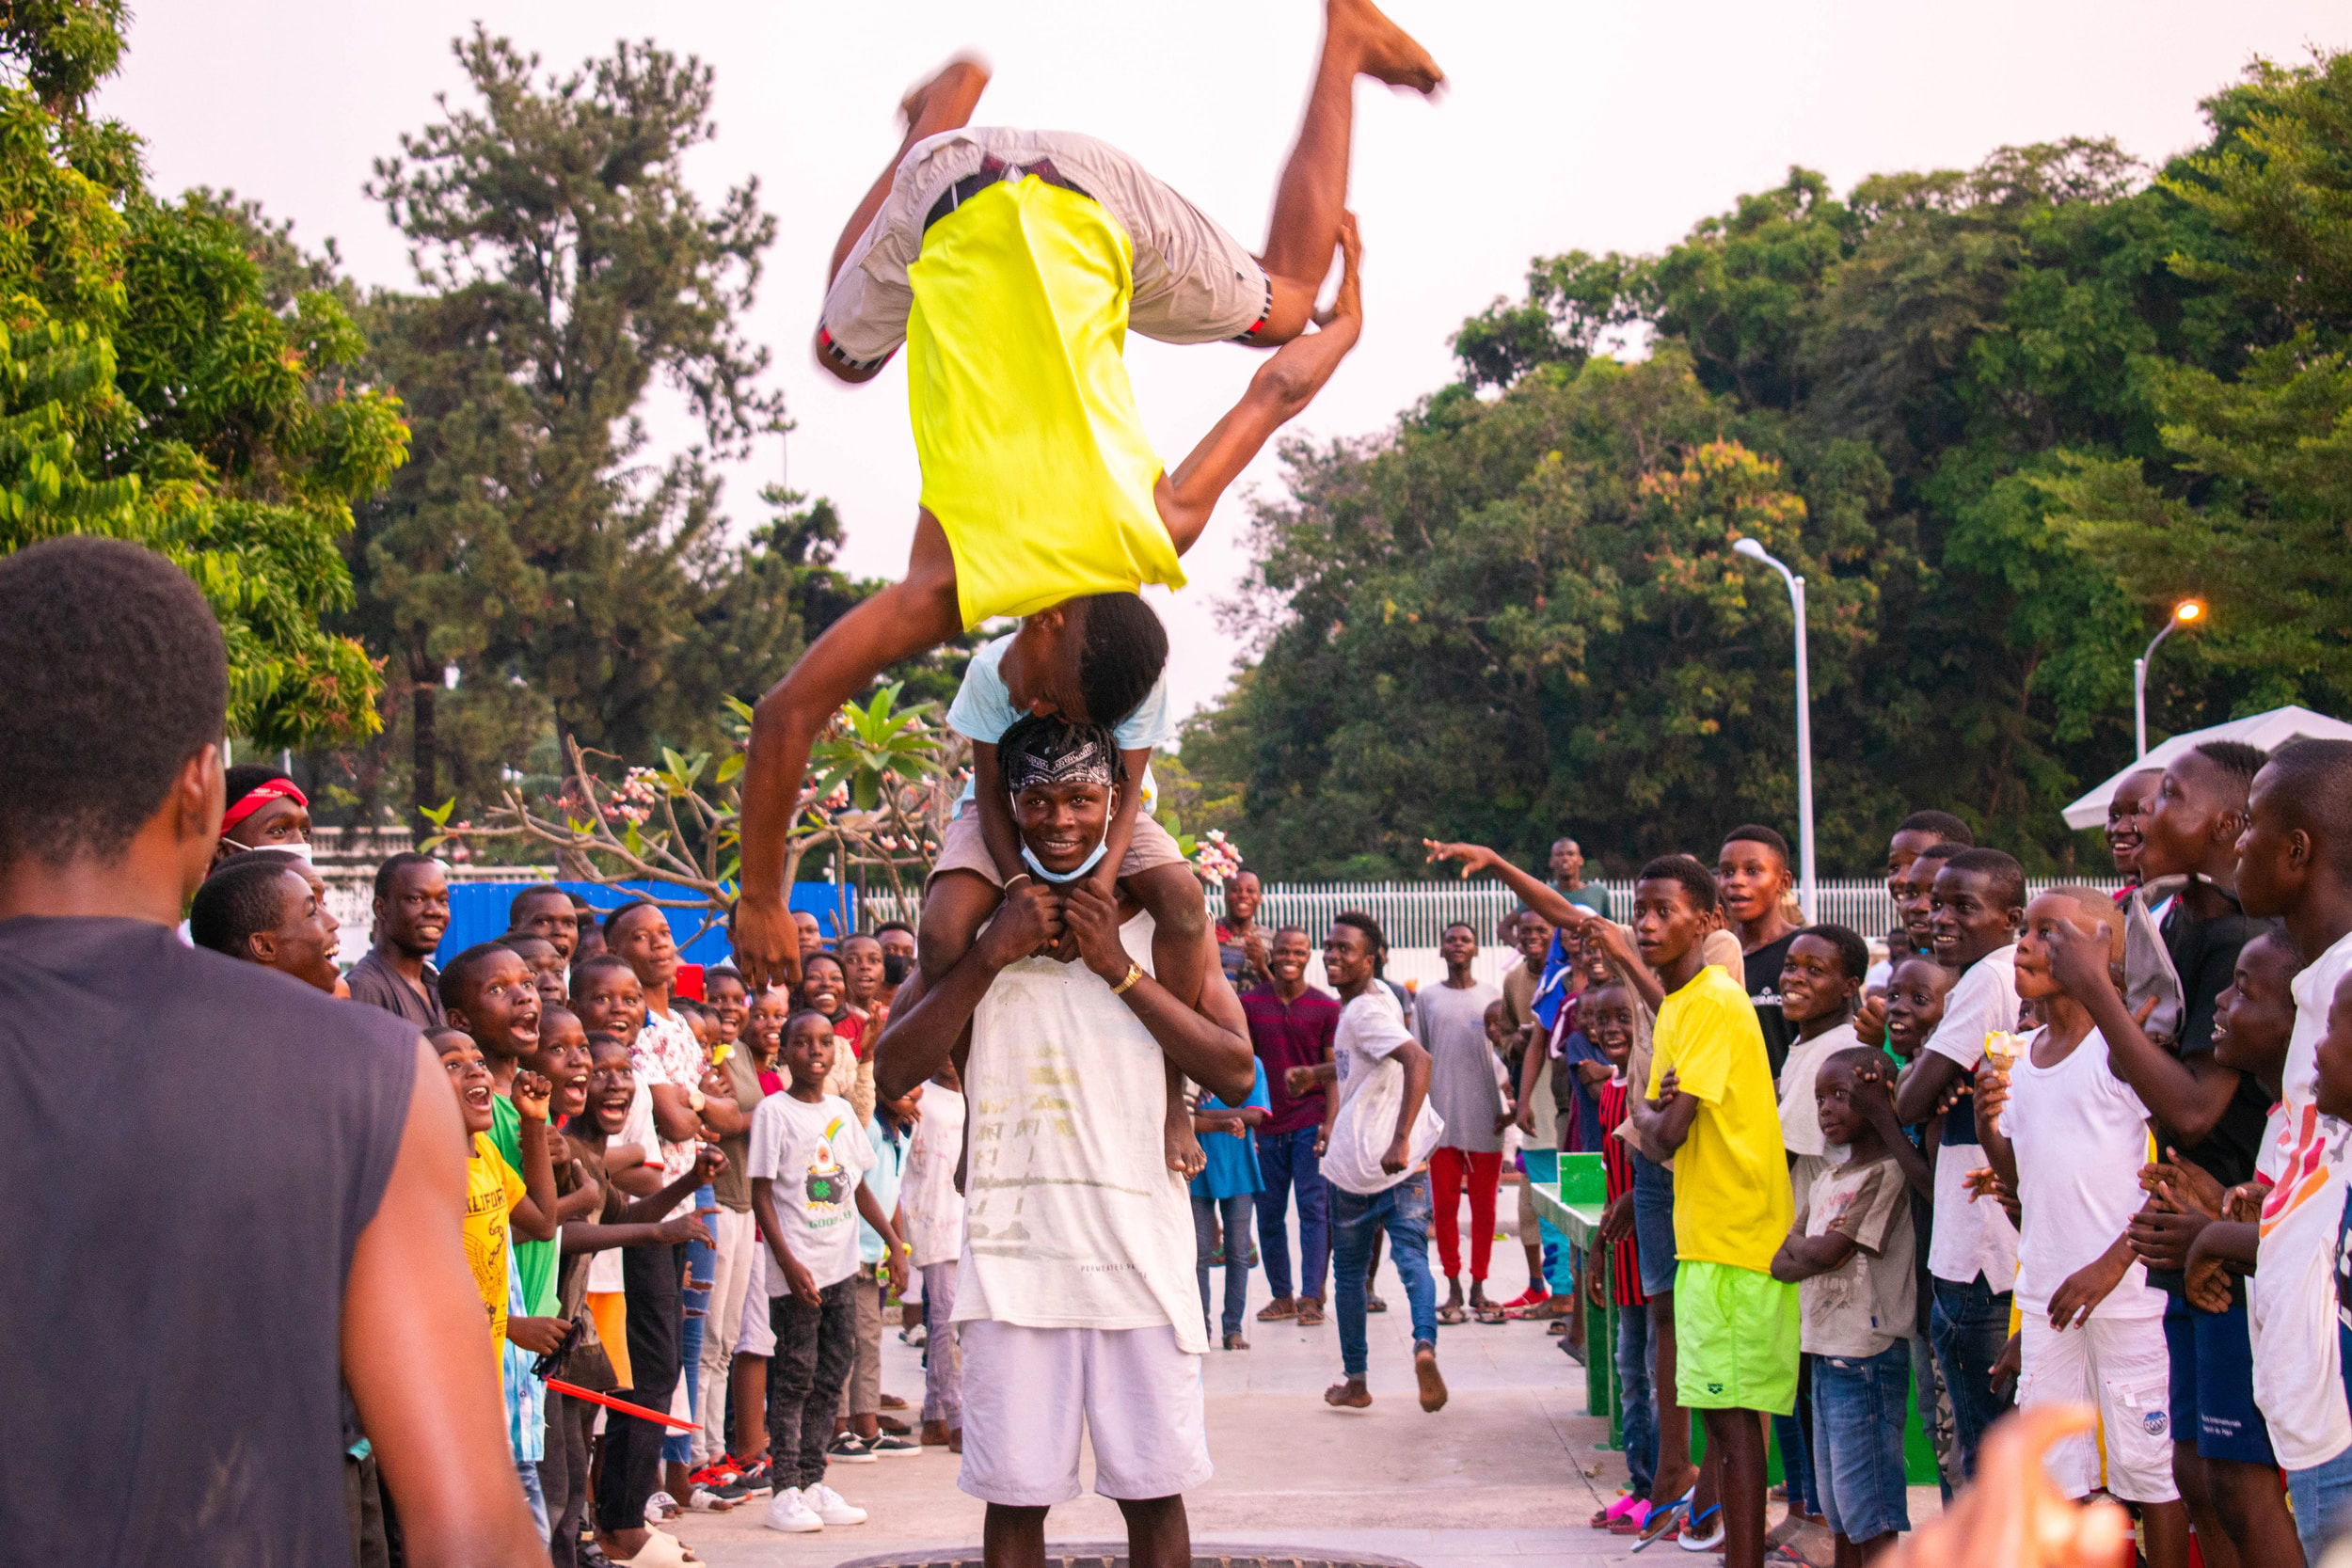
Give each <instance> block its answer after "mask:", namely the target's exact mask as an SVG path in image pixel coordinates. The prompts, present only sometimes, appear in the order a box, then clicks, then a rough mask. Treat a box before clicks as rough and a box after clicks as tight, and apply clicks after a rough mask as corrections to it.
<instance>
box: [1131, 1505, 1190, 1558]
mask: <svg viewBox="0 0 2352 1568" xmlns="http://www.w3.org/2000/svg"><path fill="white" fill-rule="evenodd" d="M1119 1512H1120V1513H1123V1514H1125V1515H1126V1516H1127V1560H1128V1561H1129V1562H1130V1563H1132V1564H1134V1568H1192V1525H1191V1522H1190V1521H1189V1520H1187V1519H1186V1518H1185V1517H1184V1498H1183V1497H1146V1498H1142V1499H1140V1500H1136V1499H1131V1498H1125V1497H1122V1498H1120V1502H1119Z"/></svg>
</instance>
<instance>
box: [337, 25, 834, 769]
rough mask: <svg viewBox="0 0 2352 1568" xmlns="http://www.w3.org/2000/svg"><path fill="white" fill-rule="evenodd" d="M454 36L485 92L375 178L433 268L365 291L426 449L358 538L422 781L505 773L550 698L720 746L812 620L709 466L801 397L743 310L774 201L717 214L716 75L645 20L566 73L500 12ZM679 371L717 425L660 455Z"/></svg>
mask: <svg viewBox="0 0 2352 1568" xmlns="http://www.w3.org/2000/svg"><path fill="white" fill-rule="evenodd" d="M454 51H455V54H456V55H457V58H458V60H459V62H460V64H461V65H463V67H464V68H465V70H466V72H467V76H468V79H469V82H470V84H471V87H472V89H473V95H474V99H473V102H471V103H467V104H463V105H452V106H448V107H446V109H445V112H444V114H443V117H442V118H441V119H439V120H438V121H437V122H436V123H434V124H432V125H429V126H428V127H426V128H425V129H424V130H423V131H421V132H419V133H417V134H415V135H408V136H405V137H403V138H402V152H401V155H400V156H399V157H396V158H389V159H384V160H381V161H380V162H379V163H378V164H377V166H376V177H375V180H374V182H373V185H372V187H371V189H372V191H373V194H374V195H375V196H376V197H377V198H379V199H380V200H382V201H383V203H384V204H385V208H386V213H387V215H388V217H389V219H390V220H391V221H392V223H393V224H394V225H395V226H396V227H397V228H399V230H401V232H402V233H403V234H405V235H406V236H407V238H408V239H409V241H410V242H411V256H412V259H413V261H414V263H415V266H416V271H417V277H418V281H419V283H420V284H421V286H422V288H423V290H424V291H425V292H423V293H418V294H405V295H385V296H382V297H379V298H378V299H376V300H374V301H373V303H372V306H371V309H370V320H371V324H372V325H373V327H374V328H375V331H376V336H377V341H378V344H379V350H378V355H379V358H378V362H379V363H380V364H381V365H382V366H383V367H384V370H385V372H386V373H387V374H388V376H389V378H390V379H391V380H392V381H393V382H394V383H395V384H396V385H398V386H400V387H401V388H404V390H405V395H406V396H407V398H408V400H409V405H410V408H411V411H412V419H413V420H414V422H415V426H416V461H415V462H414V463H412V464H411V465H410V467H408V468H407V469H406V470H405V472H404V473H403V474H402V475H401V477H400V479H399V481H398V482H397V483H395V484H394V485H393V486H392V488H391V489H390V491H389V493H388V494H387V495H386V496H385V497H384V498H383V499H381V500H380V501H379V502H378V503H376V504H375V505H373V506H372V507H371V508H369V509H368V512H367V513H366V515H363V517H362V518H361V526H360V529H359V531H358V534H357V535H356V536H355V538H354V540H353V543H352V546H351V551H350V554H351V558H352V564H353V569H354V571H355V574H356V575H357V576H358V579H359V582H360V585H361V594H360V603H359V606H358V610H357V612H356V614H355V615H354V617H353V625H354V626H356V627H357V628H358V629H359V630H360V631H361V632H362V634H363V635H364V636H365V637H366V638H367V640H368V641H369V642H370V643H371V645H373V646H375V647H377V648H379V649H381V650H383V651H384V652H385V653H386V654H387V655H388V656H389V661H390V663H389V670H390V692H389V694H390V697H391V699H392V701H393V702H394V704H395V705H398V706H399V707H401V708H402V709H404V710H405V711H404V712H403V714H402V717H403V719H404V720H405V729H406V731H407V738H408V742H409V752H410V758H409V773H410V796H411V799H412V800H414V801H415V802H416V803H418V804H420V805H423V804H436V803H437V802H438V801H439V800H441V799H442V798H443V797H444V795H445V794H446V793H447V792H448V790H447V785H449V784H454V785H455V786H456V789H457V791H458V793H459V794H460V795H464V796H469V797H473V796H486V795H489V794H491V793H493V792H494V786H495V784H496V779H497V774H498V771H499V769H500V768H501V767H502V766H504V765H506V764H507V763H508V762H510V761H511V759H512V758H514V757H515V756H516V755H519V754H521V753H522V752H526V751H528V750H530V748H531V746H532V742H533V740H534V738H535V737H536V736H538V735H539V734H540V732H541V731H542V730H544V729H545V727H546V726H547V725H548V724H549V723H550V722H551V723H552V724H553V725H554V726H555V727H556V729H557V730H558V731H559V732H560V733H561V734H562V735H563V736H567V737H575V738H577V739H579V740H580V742H581V743H582V744H584V745H587V746H589V747H592V748H596V749H600V750H604V751H609V752H616V753H620V754H625V755H631V756H634V755H643V754H646V753H648V752H651V751H653V750H655V749H656V748H658V747H659V746H660V745H675V746H679V747H692V746H701V747H707V746H708V745H710V744H712V743H713V740H714V737H713V736H712V735H711V734H710V733H709V726H710V724H711V722H712V721H711V718H710V715H711V714H713V713H716V712H718V711H720V710H721V707H722V704H721V698H722V697H723V696H726V695H731V694H732V695H756V694H757V692H758V691H759V690H760V689H762V688H764V687H765V686H766V685H767V684H768V683H769V682H770V681H771V680H772V679H773V678H775V676H776V675H777V674H779V673H781V672H782V670H783V669H784V668H785V667H786V665H787V663H788V662H789V660H790V659H791V657H793V656H794V655H795V654H796V653H797V652H798V650H799V648H800V646H801V641H802V639H801V628H800V625H799V622H798V621H797V619H796V618H795V617H794V616H793V615H791V614H790V613H789V612H788V610H787V606H786V605H785V604H784V602H783V601H782V600H780V599H779V598H778V597H777V596H776V595H777V593H778V592H779V590H780V588H782V587H788V583H787V582H786V581H785V578H784V577H780V576H779V575H778V574H777V573H775V572H765V573H763V572H762V571H760V570H757V569H750V568H747V561H748V560H749V559H750V558H753V557H755V556H756V555H757V554H758V553H759V550H758V547H757V546H753V547H752V548H750V549H749V550H747V549H746V548H744V547H742V546H735V545H732V544H730V543H729V542H728V541H727V538H726V535H725V529H724V519H723V515H722V513H721V511H720V508H719V483H718V481H717V479H716V478H715V476H714V475H713V474H712V472H711V470H710V463H711V461H712V460H713V459H714V458H733V457H739V456H741V455H743V454H744V452H745V451H747V450H748V449H749V447H750V445H751V443H752V442H753V441H754V440H755V438H757V437H758V436H762V435H765V434H767V433H770V432H773V431H776V430H778V429H781V428H782V426H783V404H782V400H781V396H780V395H779V394H778V393H776V392H774V391H772V390H770V389H766V388H763V387H762V386H761V385H760V381H761V377H762V375H763V373H764V372H765V371H766V368H767V363H768V356H767V353H766V351H765V350H763V349H758V348H755V347H754V346H752V345H751V344H750V343H749V342H748V341H746V340H745V339H744V337H743V335H742V332H741V330H740V327H739V317H740V315H741V313H742V311H744V310H745V309H747V308H748V307H749V306H750V304H751V302H752V299H753V294H754V291H755V287H756V285H757V283H758V280H759V275H760V265H761V257H762V254H763V253H764V252H765V250H766V249H767V247H768V245H770V243H771V241H772V240H773V238H774V234H775V221H774V219H773V218H772V217H771V216H770V215H769V214H766V213H765V212H764V211H762V210H761V207H760V202H759V193H758V188H757V183H756V182H745V183H744V184H742V185H739V186H738V187H736V188H734V189H732V190H730V191H729V192H727V193H726V195H725V197H724V198H723V199H722V200H721V201H720V202H719V203H718V205H717V206H716V207H715V208H712V207H709V206H707V205H706V204H705V203H704V202H703V200H702V199H701V198H699V197H698V196H696V195H695V193H694V192H693V190H692V189H691V187H690V185H689V184H688V182H687V181H686V178H685V173H684V168H683V163H684V159H685V157H686V155H687V154H688V153H689V152H690V151H691V150H693V149H694V148H695V147H697V146H699V145H701V144H703V143H704V142H707V141H708V140H709V139H710V137H711V136H712V135H713V134H714V132H715V127H714V126H713V124H712V121H711V119H710V97H711V72H710V71H709V69H708V68H707V66H705V65H703V64H702V63H701V62H699V61H697V60H694V59H692V58H680V57H678V56H675V55H671V54H669V53H667V52H665V51H663V50H660V49H659V48H657V47H655V46H654V45H652V44H650V43H622V44H620V45H618V46H617V47H616V48H615V49H614V50H613V52H612V54H611V55H606V56H604V57H602V58H600V59H596V60H594V61H591V62H589V63H588V64H587V65H586V66H584V67H582V68H581V69H580V70H578V71H570V72H568V73H562V74H550V75H546V76H542V75H541V74H540V73H539V69H538V67H539V62H538V60H537V58H536V56H527V55H522V54H520V53H518V52H517V51H516V49H515V48H514V47H513V45H511V44H510V43H508V42H507V41H506V40H502V39H496V38H492V37H491V36H489V35H488V34H487V33H485V32H483V31H481V30H479V29H477V30H476V32H475V33H474V34H473V35H472V36H471V37H470V38H467V39H461V40H458V41H457V43H456V44H455V45H454ZM657 385H660V386H661V387H663V388H667V389H668V390H669V391H670V392H672V393H675V395H677V396H678V397H680V398H681V399H682V400H683V401H684V403H685V404H686V406H687V408H688V409H689V410H690V412H691V414H692V415H693V417H694V418H695V419H696V420H697V421H698V423H699V426H700V431H701V436H702V438H703V444H702V445H700V446H697V447H696V448H694V449H692V450H690V451H685V452H682V453H679V454H677V455H675V456H674V457H672V458H670V459H669V460H667V461H666V462H659V463H657V462H654V461H652V460H651V459H650V458H649V456H648V454H647V450H646V449H647V436H646V431H645V426H644V410H645V404H646V400H647V398H648V396H649V394H650V393H651V392H652V391H653V390H654V389H655V388H656V387H657ZM787 576H788V574H787ZM451 667H454V668H456V669H457V670H458V671H459V672H460V673H461V679H460V686H459V689H458V690H457V692H455V693H454V694H452V693H449V692H447V691H446V690H445V689H444V678H443V677H444V671H445V670H446V669H448V668H451ZM445 769H446V772H445Z"/></svg>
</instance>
